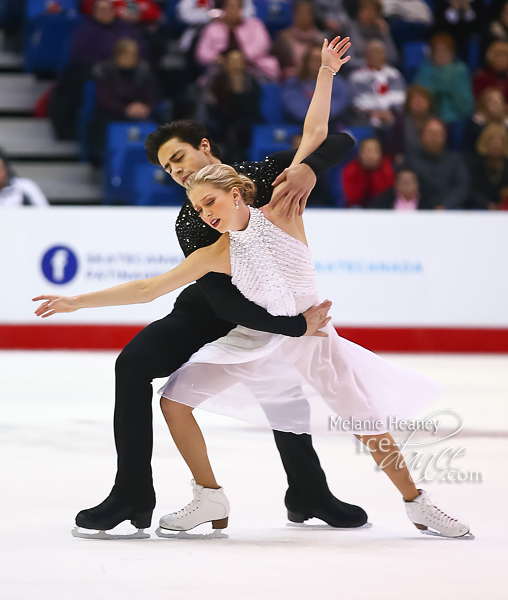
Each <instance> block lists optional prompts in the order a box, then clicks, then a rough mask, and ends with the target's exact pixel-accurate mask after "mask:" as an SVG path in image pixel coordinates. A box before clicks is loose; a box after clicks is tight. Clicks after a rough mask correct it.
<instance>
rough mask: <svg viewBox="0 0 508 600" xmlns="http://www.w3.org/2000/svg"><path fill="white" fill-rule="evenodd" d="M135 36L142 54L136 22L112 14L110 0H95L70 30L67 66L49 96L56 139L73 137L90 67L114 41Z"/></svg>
mask: <svg viewBox="0 0 508 600" xmlns="http://www.w3.org/2000/svg"><path fill="white" fill-rule="evenodd" d="M122 38H130V39H133V40H136V41H137V42H138V44H139V45H140V48H141V53H142V55H143V57H146V56H147V52H146V46H145V43H144V41H143V39H142V35H141V32H140V31H139V30H138V28H137V27H136V25H134V24H132V23H128V22H127V21H124V20H122V19H117V18H116V17H115V12H114V8H113V4H112V2H110V0H95V3H94V5H93V12H92V15H91V16H88V17H85V18H84V19H83V21H82V22H81V24H80V25H79V26H78V28H77V29H76V31H75V32H74V36H73V38H72V46H71V59H70V63H69V67H68V68H67V70H66V71H65V73H64V74H63V75H62V77H61V78H60V79H59V81H58V82H57V84H56V85H55V87H54V89H53V91H52V92H51V96H50V99H49V106H48V114H49V117H50V119H51V122H52V125H53V129H54V131H55V134H56V136H57V138H58V139H60V140H75V139H77V127H76V123H77V116H78V111H79V108H80V106H81V101H82V95H83V86H84V84H85V82H86V81H87V80H88V79H91V77H92V68H93V66H94V65H96V64H97V63H99V62H101V61H105V60H109V58H110V57H111V54H112V52H113V48H114V46H115V44H116V42H117V41H118V40H120V39H122Z"/></svg>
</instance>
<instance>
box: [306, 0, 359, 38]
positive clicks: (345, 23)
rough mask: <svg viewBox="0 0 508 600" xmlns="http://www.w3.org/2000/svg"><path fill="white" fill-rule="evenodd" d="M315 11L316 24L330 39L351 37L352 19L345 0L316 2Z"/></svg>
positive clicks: (315, 0) (317, 0)
mask: <svg viewBox="0 0 508 600" xmlns="http://www.w3.org/2000/svg"><path fill="white" fill-rule="evenodd" d="M314 10H315V11H316V22H317V24H318V26H319V27H320V28H321V29H322V30H323V31H324V32H325V33H326V35H327V36H328V39H330V40H331V39H333V38H335V37H336V36H337V35H340V36H342V37H345V36H347V35H349V30H350V27H351V19H350V18H349V15H348V13H347V10H346V9H345V8H344V1H343V0H314Z"/></svg>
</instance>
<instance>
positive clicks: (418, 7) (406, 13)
mask: <svg viewBox="0 0 508 600" xmlns="http://www.w3.org/2000/svg"><path fill="white" fill-rule="evenodd" d="M381 4H382V8H383V15H384V16H385V17H387V18H391V19H400V20H401V21H404V22H406V23H422V24H424V25H431V24H432V22H433V20H434V19H433V16H432V11H431V10H430V6H429V5H428V3H427V2H425V0H381Z"/></svg>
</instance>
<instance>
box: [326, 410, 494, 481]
mask: <svg viewBox="0 0 508 600" xmlns="http://www.w3.org/2000/svg"><path fill="white" fill-rule="evenodd" d="M329 428H330V429H331V430H336V431H342V432H349V433H353V434H356V435H357V436H363V441H360V440H358V446H357V448H358V452H368V451H374V450H375V448H380V449H381V450H382V451H383V450H384V448H383V442H386V450H388V446H389V443H388V440H384V439H381V440H380V439H379V437H378V436H381V435H382V434H383V433H385V432H387V431H388V432H403V433H404V434H406V433H407V436H406V437H405V438H404V439H402V440H400V441H399V442H398V446H399V449H400V454H399V453H397V454H395V453H392V454H389V455H387V456H386V457H385V458H384V459H383V460H382V462H381V463H380V464H379V468H384V467H386V466H388V465H389V464H391V463H392V462H394V461H395V463H396V464H395V467H396V468H400V467H401V466H402V465H404V464H405V466H406V467H407V468H408V469H409V472H410V473H411V477H412V478H413V480H414V482H415V483H419V482H422V481H426V482H429V481H439V482H447V483H453V482H458V483H465V482H472V483H478V482H483V480H484V473H483V471H478V470H466V469H463V468H462V467H461V466H460V465H458V464H456V461H457V460H458V459H459V457H461V456H462V457H464V456H465V455H466V454H467V452H468V448H467V446H460V447H455V446H450V445H447V446H445V447H444V448H443V447H442V443H443V442H444V441H445V440H448V439H451V438H453V437H455V436H456V435H457V434H458V433H460V431H462V429H463V428H464V418H463V416H462V415H461V414H460V413H458V412H457V411H455V410H452V409H442V410H438V411H436V412H434V413H432V414H431V415H429V416H428V417H426V418H424V419H398V418H397V417H388V418H387V420H386V423H384V422H383V421H382V420H381V419H374V418H372V419H364V420H360V419H355V418H354V417H350V418H348V419H343V418H341V417H338V416H330V417H329ZM374 436H376V437H374ZM432 445H433V446H439V448H435V450H434V451H432V450H431V449H430V448H428V447H429V446H432ZM376 468H378V466H376Z"/></svg>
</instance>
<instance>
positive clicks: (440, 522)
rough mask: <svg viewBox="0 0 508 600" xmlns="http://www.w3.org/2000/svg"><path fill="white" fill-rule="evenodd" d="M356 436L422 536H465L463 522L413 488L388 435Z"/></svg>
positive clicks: (465, 528) (407, 471)
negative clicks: (386, 478) (388, 481)
mask: <svg viewBox="0 0 508 600" xmlns="http://www.w3.org/2000/svg"><path fill="white" fill-rule="evenodd" d="M356 437H357V438H358V439H359V440H361V441H362V442H363V443H364V444H365V445H366V446H367V448H368V449H369V450H370V451H371V453H372V456H373V457H374V460H375V461H376V463H377V464H378V465H379V466H380V467H381V469H383V471H384V472H385V473H386V474H387V475H388V477H389V478H390V479H391V480H392V482H393V483H394V484H395V486H396V487H397V489H398V490H399V491H400V493H401V494H402V496H403V498H404V506H405V508H406V513H407V515H408V517H409V519H410V520H411V521H412V522H413V523H414V525H415V527H417V529H420V530H421V531H423V532H425V533H427V530H428V529H432V530H434V531H436V532H438V534H440V535H441V536H443V537H455V538H457V537H463V536H465V535H467V534H468V533H469V525H468V523H467V522H466V521H464V519H461V518H460V517H457V516H454V515H452V514H451V513H449V512H447V511H444V510H443V509H441V508H439V507H438V506H437V505H436V504H435V503H434V502H432V501H431V499H430V497H429V496H428V494H427V493H426V492H425V491H424V490H419V489H417V488H416V486H415V484H414V482H413V479H412V478H411V474H410V472H409V469H408V468H407V466H406V463H405V462H404V458H403V456H402V453H401V452H400V450H399V447H398V446H397V444H396V443H395V441H394V439H393V438H392V436H391V435H390V434H389V433H384V434H382V435H363V436H362V435H357V436H356ZM431 533H432V532H431ZM434 535H435V534H434Z"/></svg>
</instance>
